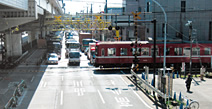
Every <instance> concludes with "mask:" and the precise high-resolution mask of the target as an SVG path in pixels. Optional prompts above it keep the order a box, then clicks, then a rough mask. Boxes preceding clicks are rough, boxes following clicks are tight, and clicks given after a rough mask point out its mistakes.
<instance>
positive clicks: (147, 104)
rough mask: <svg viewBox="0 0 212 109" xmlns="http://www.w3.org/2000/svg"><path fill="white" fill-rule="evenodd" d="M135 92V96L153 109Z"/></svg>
mask: <svg viewBox="0 0 212 109" xmlns="http://www.w3.org/2000/svg"><path fill="white" fill-rule="evenodd" d="M133 92H134V93H135V95H136V96H137V97H138V98H139V99H140V100H141V102H143V103H144V105H146V106H147V107H148V108H150V109H152V108H151V107H150V106H149V105H148V104H147V103H146V102H145V101H144V100H143V99H142V98H141V97H140V96H139V95H138V94H137V93H136V92H135V91H134V90H133Z"/></svg>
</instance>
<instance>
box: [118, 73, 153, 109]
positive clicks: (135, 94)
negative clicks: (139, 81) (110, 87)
mask: <svg viewBox="0 0 212 109" xmlns="http://www.w3.org/2000/svg"><path fill="white" fill-rule="evenodd" d="M120 78H121V79H122V81H124V83H125V84H126V85H127V82H126V81H125V80H124V79H123V78H122V76H120ZM130 89H131V90H132V91H133V93H134V94H135V95H136V96H137V97H138V98H139V100H140V101H141V102H142V103H143V104H144V105H145V106H147V107H148V108H149V109H152V108H151V107H150V106H149V105H148V104H147V103H146V102H145V101H144V100H143V99H142V98H141V97H140V96H139V95H138V94H137V92H135V91H134V90H133V88H132V87H130Z"/></svg>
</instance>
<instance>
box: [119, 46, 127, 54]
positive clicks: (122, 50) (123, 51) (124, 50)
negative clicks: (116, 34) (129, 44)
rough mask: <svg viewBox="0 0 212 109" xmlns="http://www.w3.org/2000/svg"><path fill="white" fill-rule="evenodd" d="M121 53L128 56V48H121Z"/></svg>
mask: <svg viewBox="0 0 212 109" xmlns="http://www.w3.org/2000/svg"><path fill="white" fill-rule="evenodd" d="M120 55H121V56H127V48H121V52H120Z"/></svg>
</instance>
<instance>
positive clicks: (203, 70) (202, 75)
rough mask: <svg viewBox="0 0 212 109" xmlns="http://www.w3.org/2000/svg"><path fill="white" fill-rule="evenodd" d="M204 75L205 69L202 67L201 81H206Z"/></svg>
mask: <svg viewBox="0 0 212 109" xmlns="http://www.w3.org/2000/svg"><path fill="white" fill-rule="evenodd" d="M204 73H205V67H204V66H203V65H202V67H201V68H200V79H201V81H204V79H203V77H204Z"/></svg>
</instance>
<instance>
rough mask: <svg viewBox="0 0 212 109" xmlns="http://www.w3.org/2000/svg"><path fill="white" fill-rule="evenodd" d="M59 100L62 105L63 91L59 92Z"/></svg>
mask: <svg viewBox="0 0 212 109" xmlns="http://www.w3.org/2000/svg"><path fill="white" fill-rule="evenodd" d="M60 94H61V98H60V105H63V90H61V93H60Z"/></svg>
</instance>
